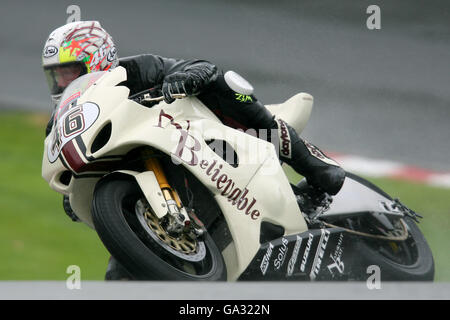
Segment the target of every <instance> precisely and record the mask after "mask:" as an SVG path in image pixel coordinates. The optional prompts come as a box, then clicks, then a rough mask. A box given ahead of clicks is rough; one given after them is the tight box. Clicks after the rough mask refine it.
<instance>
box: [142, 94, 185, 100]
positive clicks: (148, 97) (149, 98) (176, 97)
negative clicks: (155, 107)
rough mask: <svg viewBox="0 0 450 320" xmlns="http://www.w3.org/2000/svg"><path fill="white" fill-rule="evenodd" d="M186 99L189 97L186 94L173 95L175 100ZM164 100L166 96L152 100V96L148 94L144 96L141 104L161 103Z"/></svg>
mask: <svg viewBox="0 0 450 320" xmlns="http://www.w3.org/2000/svg"><path fill="white" fill-rule="evenodd" d="M186 97H187V95H185V94H184V93H181V94H173V95H172V98H174V99H183V98H186ZM163 100H164V96H160V97H155V98H152V97H151V96H150V94H148V93H147V94H144V96H143V98H142V99H141V102H159V101H163Z"/></svg>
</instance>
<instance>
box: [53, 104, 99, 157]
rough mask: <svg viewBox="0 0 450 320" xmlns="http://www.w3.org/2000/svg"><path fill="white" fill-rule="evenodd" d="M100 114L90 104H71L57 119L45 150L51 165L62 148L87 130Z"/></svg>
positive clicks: (95, 106) (95, 107) (94, 106)
mask: <svg viewBox="0 0 450 320" xmlns="http://www.w3.org/2000/svg"><path fill="white" fill-rule="evenodd" d="M99 113H100V109H99V107H98V106H97V105H96V104H95V103H92V102H85V103H83V104H81V105H75V103H72V104H71V105H70V107H69V108H68V110H67V111H66V112H65V113H64V114H62V115H61V116H59V117H58V119H57V122H56V125H55V126H54V127H53V131H52V132H53V135H52V136H51V143H50V144H49V145H48V148H47V157H48V160H49V161H50V162H51V163H53V162H55V161H56V159H57V158H58V156H59V154H60V153H61V150H62V148H63V147H64V146H65V145H66V144H67V143H68V142H70V141H71V140H72V139H74V138H76V137H77V136H79V135H80V134H82V133H83V132H85V131H86V130H87V129H89V128H90V127H91V126H92V125H93V124H94V122H95V121H96V120H97V118H98V115H99Z"/></svg>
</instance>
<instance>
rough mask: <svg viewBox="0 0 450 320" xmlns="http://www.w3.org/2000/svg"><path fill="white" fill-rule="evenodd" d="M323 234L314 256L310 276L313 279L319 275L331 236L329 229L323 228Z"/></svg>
mask: <svg viewBox="0 0 450 320" xmlns="http://www.w3.org/2000/svg"><path fill="white" fill-rule="evenodd" d="M320 231H321V233H322V234H321V236H320V240H319V245H318V247H317V251H316V256H315V257H314V262H313V265H312V268H311V272H310V274H309V277H310V279H311V280H315V279H316V278H317V276H318V275H319V271H320V266H321V264H322V259H323V255H324V254H325V249H326V248H327V244H328V239H329V238H330V231H329V230H327V229H321V230H320Z"/></svg>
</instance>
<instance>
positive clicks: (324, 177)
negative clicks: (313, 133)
mask: <svg viewBox="0 0 450 320" xmlns="http://www.w3.org/2000/svg"><path fill="white" fill-rule="evenodd" d="M272 128H276V129H277V130H278V135H277V136H278V137H279V146H280V160H282V161H283V162H286V163H287V164H288V165H290V166H291V167H292V168H293V169H294V170H295V171H296V172H298V173H299V174H301V175H302V176H304V177H305V178H306V181H307V182H308V184H309V185H310V186H312V187H314V189H316V190H317V191H320V192H326V193H328V194H330V195H335V194H337V193H338V192H339V190H340V189H341V187H342V185H343V183H344V180H345V171H344V170H343V169H342V168H341V167H340V166H339V164H338V163H337V162H336V161H334V160H332V159H330V158H329V157H327V156H326V155H325V154H324V153H323V152H322V151H321V150H320V149H319V148H317V147H316V146H314V145H313V144H311V143H310V142H308V141H306V140H304V139H302V138H300V137H299V136H298V134H297V132H296V131H295V130H294V128H292V127H291V126H289V125H288V124H287V123H286V122H285V121H283V120H282V119H274V123H273V125H272Z"/></svg>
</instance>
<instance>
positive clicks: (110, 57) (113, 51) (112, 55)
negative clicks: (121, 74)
mask: <svg viewBox="0 0 450 320" xmlns="http://www.w3.org/2000/svg"><path fill="white" fill-rule="evenodd" d="M116 54H117V49H116V47H112V48H111V50H109V52H108V56H107V58H106V60H108V61H109V62H113V61H114V59H115V58H116Z"/></svg>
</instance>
